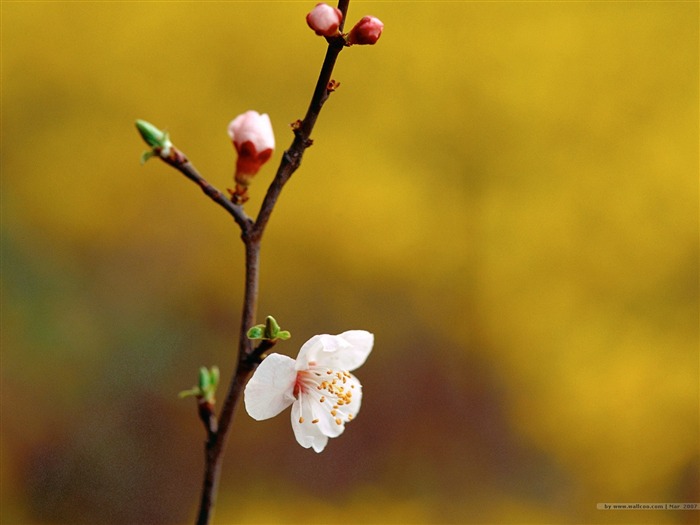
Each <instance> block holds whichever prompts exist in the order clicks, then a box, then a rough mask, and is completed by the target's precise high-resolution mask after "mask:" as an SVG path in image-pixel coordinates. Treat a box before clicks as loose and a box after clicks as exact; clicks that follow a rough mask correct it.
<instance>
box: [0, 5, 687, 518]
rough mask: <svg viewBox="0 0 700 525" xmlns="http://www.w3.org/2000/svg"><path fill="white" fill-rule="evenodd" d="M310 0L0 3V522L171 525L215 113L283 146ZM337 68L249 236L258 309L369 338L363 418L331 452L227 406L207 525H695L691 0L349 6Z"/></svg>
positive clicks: (214, 349) (227, 344) (232, 263)
mask: <svg viewBox="0 0 700 525" xmlns="http://www.w3.org/2000/svg"><path fill="white" fill-rule="evenodd" d="M314 3H315V2H199V3H198V2H3V3H2V6H1V9H2V447H1V452H2V473H1V482H2V505H1V507H2V515H1V521H2V523H3V524H8V525H9V524H54V523H66V524H68V523H71V524H81V523H85V524H98V523H104V524H113V523H114V524H117V523H118V524H126V523H128V524H146V523H148V524H179V523H189V522H191V521H192V520H193V518H194V514H195V510H196V506H197V500H198V497H199V484H200V478H201V475H202V443H203V439H204V435H203V429H202V427H201V424H200V422H199V421H198V420H197V417H196V410H195V403H194V401H192V400H191V399H188V400H178V399H177V393H178V392H179V391H180V390H184V389H187V388H190V387H191V386H192V385H193V384H194V382H195V381H196V374H197V368H198V367H199V366H201V365H212V364H218V365H219V366H220V367H221V369H222V373H223V376H224V377H228V375H229V374H230V373H231V367H232V362H233V360H234V351H235V340H236V337H237V329H238V322H239V314H240V306H241V305H240V303H241V292H242V281H243V273H242V269H243V268H242V263H243V257H242V255H243V253H242V245H241V243H240V241H239V239H238V235H239V232H238V229H237V227H236V225H235V224H234V223H233V221H232V220H231V219H230V217H229V216H228V215H226V214H225V213H224V212H223V211H222V210H221V209H220V208H218V207H217V206H215V205H214V204H213V203H211V202H210V201H209V200H208V199H207V198H206V197H205V196H204V195H202V194H201V192H200V191H199V189H198V188H197V187H196V186H194V185H193V184H192V183H191V182H189V181H187V180H186V179H184V177H182V176H181V175H180V174H179V173H177V172H175V171H174V170H173V169H171V168H169V167H167V166H166V165H164V164H163V163H160V162H158V161H157V160H152V161H149V162H148V163H147V164H146V165H145V166H140V165H139V156H140V154H141V152H142V151H143V150H144V148H145V146H144V144H143V143H142V142H141V140H140V138H139V137H138V135H137V133H136V130H135V128H134V121H135V119H137V118H141V119H146V120H149V121H151V122H153V123H154V124H156V125H157V126H159V127H162V128H166V129H167V130H169V132H170V134H171V137H172V139H173V142H174V143H175V144H176V145H177V146H178V147H179V148H181V149H182V150H183V151H184V152H186V154H187V155H188V157H189V158H190V159H191V160H192V162H193V163H194V164H195V165H196V166H197V167H198V168H199V169H200V171H201V172H202V174H203V175H204V176H205V177H206V178H207V179H208V180H209V181H210V182H211V183H212V184H214V185H215V186H217V187H219V188H221V189H224V188H225V187H227V186H230V185H231V184H232V182H231V175H232V172H233V166H234V163H235V155H234V151H233V148H232V146H231V144H230V142H229V140H228V137H227V134H226V126H227V124H228V122H229V121H230V120H231V119H232V118H233V117H235V116H236V115H237V114H239V113H242V112H243V111H246V110H248V109H256V110H258V111H260V112H266V113H269V114H270V116H271V119H272V122H273V126H274V128H275V132H276V137H277V143H278V148H277V151H276V152H275V155H274V157H273V160H272V161H271V163H270V164H269V165H268V166H266V167H265V168H264V169H263V170H262V171H261V173H260V174H259V175H258V177H257V180H256V181H255V184H254V186H253V188H252V199H251V201H250V202H249V204H247V209H248V211H249V213H250V214H255V213H256V212H257V209H258V205H259V203H260V200H261V196H262V195H263V194H264V190H265V188H266V186H267V184H268V183H269V181H270V180H271V178H272V174H273V173H274V168H275V167H276V165H277V163H278V162H279V160H280V158H281V155H282V152H283V150H284V149H285V148H286V147H288V145H289V144H290V143H291V140H292V134H291V132H290V130H289V123H291V122H293V121H294V120H296V119H297V118H301V117H303V115H304V112H305V110H306V107H307V104H308V101H309V98H310V96H311V92H312V89H313V85H314V83H315V80H316V76H317V74H318V70H319V69H320V65H321V61H322V59H323V55H324V52H325V43H324V41H323V39H321V38H319V37H316V36H315V35H314V34H313V32H312V31H310V30H309V28H308V27H307V26H306V23H305V21H304V16H305V14H306V13H307V12H308V11H309V10H310V9H311V8H312V7H313V5H314ZM365 14H372V15H375V16H377V17H379V18H380V19H381V20H382V21H383V22H384V23H385V31H384V35H383V36H382V38H381V40H380V41H379V43H378V44H377V45H376V46H374V47H369V46H365V47H360V46H357V47H353V48H349V49H346V50H344V51H343V52H342V53H341V55H340V58H339V62H338V65H337V67H336V70H335V74H334V78H335V79H336V80H338V81H339V82H340V83H341V86H340V88H339V90H338V91H337V92H336V93H334V94H333V95H332V96H331V98H330V99H329V101H328V103H327V104H326V106H325V107H324V110H323V112H322V114H321V117H320V119H319V121H318V124H317V127H316V129H315V130H314V133H313V138H314V145H313V147H312V148H310V149H309V150H308V151H307V152H306V155H305V158H304V162H303V164H302V167H301V169H300V170H299V171H298V172H297V173H296V174H295V175H294V177H293V178H292V180H291V181H290V183H289V184H288V186H287V187H286V188H285V190H284V192H283V194H282V197H281V198H280V201H279V202H278V205H277V207H276V209H275V211H274V213H273V216H272V220H271V222H270V224H269V227H268V230H267V232H266V236H265V239H264V243H263V254H262V256H263V259H262V283H261V297H260V310H259V311H260V320H262V319H263V318H264V316H265V315H268V314H271V315H274V316H275V317H276V318H277V320H278V321H280V324H281V325H282V327H283V328H285V329H288V330H290V331H291V332H292V334H293V338H292V340H291V341H289V342H286V343H284V344H280V345H278V351H280V352H283V353H286V354H288V355H291V356H295V355H296V352H297V350H298V348H299V346H300V345H301V344H302V343H303V342H304V341H305V340H306V339H307V338H308V337H310V336H311V335H313V334H316V333H324V332H325V333H339V332H341V331H344V330H347V329H351V328H362V329H366V330H370V331H372V332H374V333H375V336H376V345H375V349H374V351H373V353H372V355H371V356H370V358H369V360H368V361H367V363H366V364H365V365H364V366H363V367H362V368H361V369H359V370H358V371H357V375H358V377H359V378H360V380H361V381H362V382H363V386H364V393H365V397H364V402H363V409H362V411H361V413H360V415H359V417H358V419H357V420H356V421H354V422H353V423H352V425H349V426H348V428H347V431H346V432H345V434H343V435H342V436H341V437H340V438H338V439H335V440H331V442H330V443H329V446H328V447H327V449H326V450H325V451H324V452H323V453H322V454H320V455H317V454H315V453H314V452H312V451H310V450H304V449H302V448H301V447H299V446H298V445H297V444H296V442H295V441H294V438H293V435H292V431H291V428H290V425H289V417H288V413H284V414H283V415H281V416H279V417H277V418H274V419H272V420H269V421H265V422H255V421H253V420H251V419H250V418H249V417H248V416H247V414H246V413H245V411H244V410H243V409H241V410H239V412H238V414H237V416H236V420H235V423H234V431H233V435H232V438H231V441H230V444H229V448H228V451H227V455H226V459H225V464H224V475H223V479H222V483H221V492H220V496H219V505H218V507H217V514H216V520H215V521H216V523H353V524H355V523H357V524H362V523H366V524H374V523H377V524H383V523H406V524H414V523H415V524H434V523H504V524H506V523H513V524H515V523H557V524H559V523H562V524H565V523H697V522H698V516H699V514H698V512H692V511H685V512H683V511H624V512H623V511H617V512H614V511H601V510H597V509H596V504H597V503H600V502H697V501H700V497H699V493H700V482H699V480H698V478H699V476H698V470H699V469H700V459H699V450H698V449H699V443H698V439H699V435H700V433H699V417H698V412H699V406H700V404H699V390H698V382H699V379H698V377H699V366H698V365H699V362H698V4H697V3H695V2H534V3H530V2H437V1H435V2H411V1H408V2H398V1H392V2H375V1H368V2H358V1H355V0H353V1H352V2H351V5H350V11H349V17H348V28H349V27H351V25H352V24H353V23H354V22H355V21H356V20H358V19H359V18H360V17H361V16H363V15H365Z"/></svg>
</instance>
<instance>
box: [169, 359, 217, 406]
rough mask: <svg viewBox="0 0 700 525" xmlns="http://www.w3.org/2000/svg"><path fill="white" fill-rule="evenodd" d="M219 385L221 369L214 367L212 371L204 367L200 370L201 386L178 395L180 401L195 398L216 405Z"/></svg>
mask: <svg viewBox="0 0 700 525" xmlns="http://www.w3.org/2000/svg"><path fill="white" fill-rule="evenodd" d="M218 385H219V367H217V366H212V367H211V369H207V367H205V366H203V367H201V368H200V369H199V385H198V386H196V387H193V388H191V389H190V390H183V391H182V392H180V393H179V394H178V397H179V398H180V399H183V398H185V397H189V396H195V397H196V398H197V400H198V401H200V402H202V401H204V402H207V403H210V404H212V405H213V404H214V402H215V400H216V399H215V394H216V387H217V386H218Z"/></svg>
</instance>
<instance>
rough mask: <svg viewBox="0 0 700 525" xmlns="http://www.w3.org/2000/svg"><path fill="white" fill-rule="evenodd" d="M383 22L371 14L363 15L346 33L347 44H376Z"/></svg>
mask: <svg viewBox="0 0 700 525" xmlns="http://www.w3.org/2000/svg"><path fill="white" fill-rule="evenodd" d="M383 29H384V24H383V23H382V22H381V20H379V19H378V18H375V17H373V16H363V17H362V19H361V20H360V21H359V22H358V23H357V24H355V27H353V28H352V29H351V30H350V34H349V35H348V44H349V45H353V44H358V45H372V44H376V43H377V40H379V37H380V36H381V35H382V30H383Z"/></svg>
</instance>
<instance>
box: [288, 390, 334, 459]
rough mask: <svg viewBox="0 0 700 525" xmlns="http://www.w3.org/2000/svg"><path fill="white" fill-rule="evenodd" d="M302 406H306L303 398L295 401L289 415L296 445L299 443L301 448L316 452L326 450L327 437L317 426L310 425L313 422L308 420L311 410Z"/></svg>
mask: <svg viewBox="0 0 700 525" xmlns="http://www.w3.org/2000/svg"><path fill="white" fill-rule="evenodd" d="M304 405H306V403H305V401H304V399H303V398H302V399H300V400H297V401H295V402H294V404H293V405H292V412H291V413H292V429H293V430H294V437H295V438H296V440H297V443H299V444H300V445H301V446H302V447H304V448H311V447H313V449H314V450H315V451H316V452H322V451H323V449H324V448H326V444H327V443H328V437H327V436H324V435H323V433H322V432H321V429H320V428H319V426H318V424H315V423H312V421H314V420H313V419H311V420H309V419H308V418H309V417H312V416H311V415H310V414H311V413H312V410H311V407H309V406H304ZM305 413H306V414H307V416H306V417H304V415H303V414H305Z"/></svg>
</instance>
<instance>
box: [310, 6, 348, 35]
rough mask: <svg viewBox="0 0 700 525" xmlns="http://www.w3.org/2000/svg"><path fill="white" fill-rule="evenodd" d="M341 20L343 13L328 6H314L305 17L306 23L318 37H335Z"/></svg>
mask: <svg viewBox="0 0 700 525" xmlns="http://www.w3.org/2000/svg"><path fill="white" fill-rule="evenodd" d="M342 20H343V13H342V12H341V11H340V9H338V8H336V7H331V6H329V5H328V4H316V7H314V8H313V9H312V10H311V12H310V13H309V14H308V15H306V23H307V24H309V27H310V28H311V29H313V30H314V31H315V32H316V34H317V35H319V36H336V35H337V34H338V27H340V22H342Z"/></svg>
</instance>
